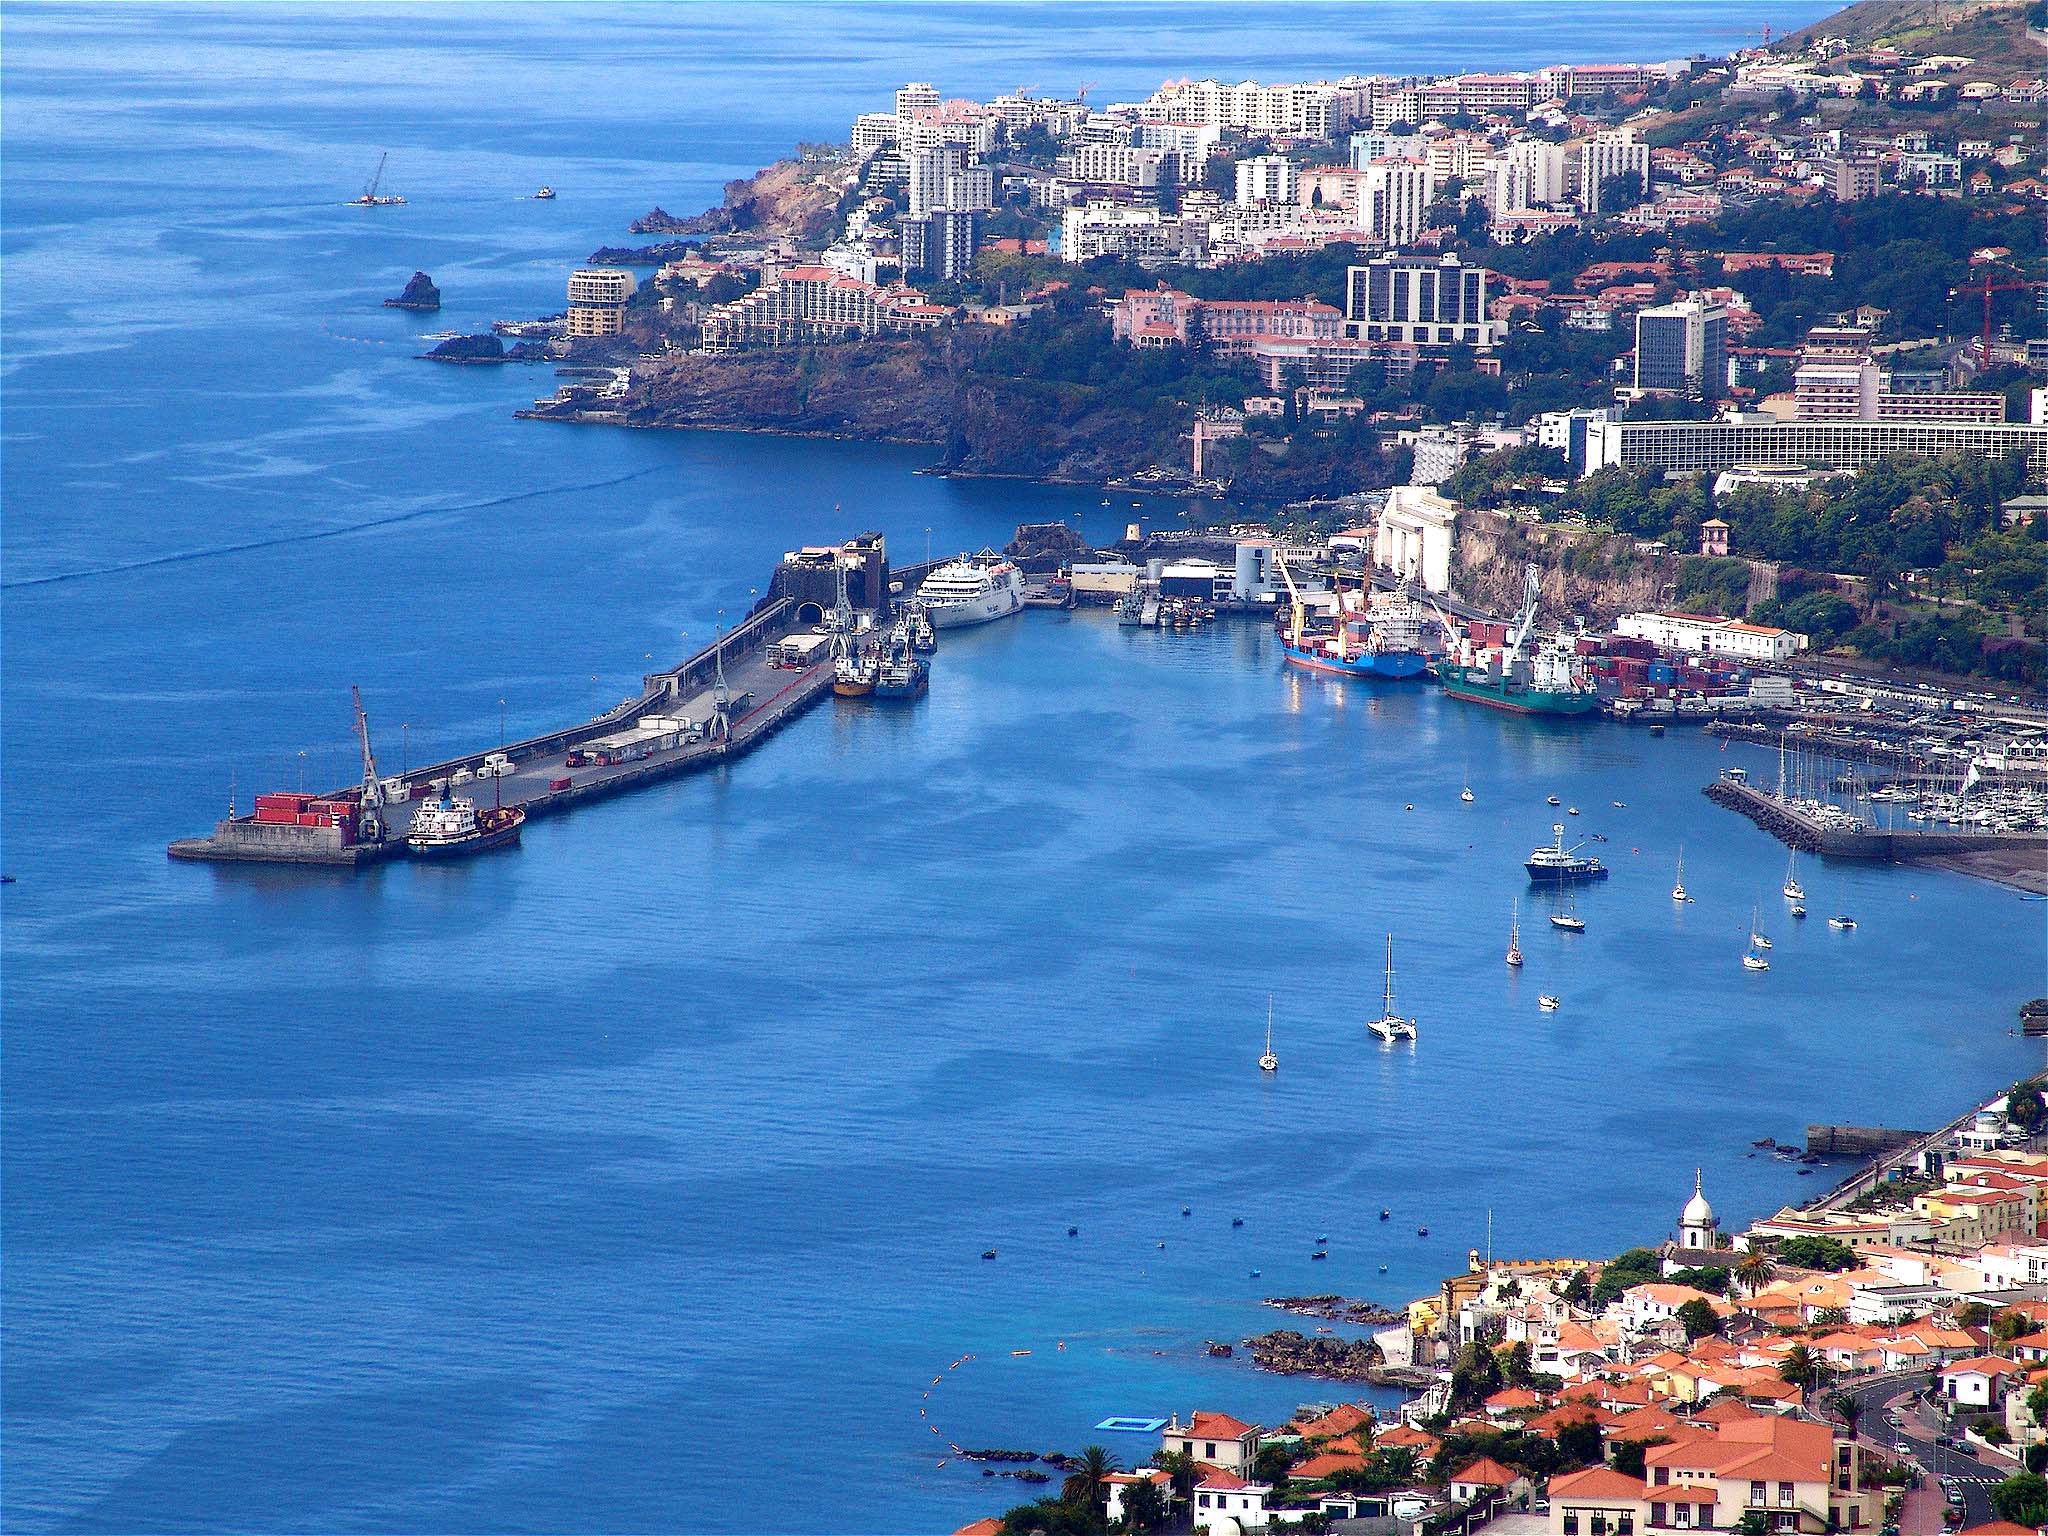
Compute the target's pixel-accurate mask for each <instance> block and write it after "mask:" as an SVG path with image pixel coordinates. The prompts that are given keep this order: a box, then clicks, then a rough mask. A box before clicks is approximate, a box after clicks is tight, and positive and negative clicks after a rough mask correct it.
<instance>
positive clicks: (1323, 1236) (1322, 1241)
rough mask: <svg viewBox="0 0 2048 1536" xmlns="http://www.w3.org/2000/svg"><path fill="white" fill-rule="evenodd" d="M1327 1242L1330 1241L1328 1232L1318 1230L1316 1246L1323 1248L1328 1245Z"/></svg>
mask: <svg viewBox="0 0 2048 1536" xmlns="http://www.w3.org/2000/svg"><path fill="white" fill-rule="evenodd" d="M1329 1242H1330V1234H1329V1233H1327V1232H1318V1233H1317V1234H1316V1246H1317V1247H1319V1248H1325V1247H1328V1246H1329Z"/></svg>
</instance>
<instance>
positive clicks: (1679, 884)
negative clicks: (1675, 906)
mask: <svg viewBox="0 0 2048 1536" xmlns="http://www.w3.org/2000/svg"><path fill="white" fill-rule="evenodd" d="M1671 899H1672V900H1673V901H1691V900H1692V898H1691V897H1690V896H1688V895H1686V894H1685V844H1683V843H1680V844H1679V845H1678V878H1677V879H1676V880H1673V881H1672V882H1671Z"/></svg>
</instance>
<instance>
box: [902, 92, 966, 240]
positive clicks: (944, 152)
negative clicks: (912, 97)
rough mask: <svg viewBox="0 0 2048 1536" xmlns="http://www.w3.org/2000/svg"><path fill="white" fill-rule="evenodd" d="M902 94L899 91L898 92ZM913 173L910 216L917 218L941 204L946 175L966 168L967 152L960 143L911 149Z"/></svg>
mask: <svg viewBox="0 0 2048 1536" xmlns="http://www.w3.org/2000/svg"><path fill="white" fill-rule="evenodd" d="M898 94H899V95H900V94H901V93H900V92H899V93H898ZM905 163H906V164H907V165H908V167H909V171H910V174H909V176H908V177H907V178H906V179H905V182H904V194H905V196H906V197H907V198H908V200H909V213H910V216H911V217H912V218H913V219H914V218H918V217H920V216H922V215H924V214H927V213H930V212H931V211H932V210H933V209H934V208H937V207H939V206H941V205H942V204H943V203H944V201H945V196H946V178H947V177H949V176H952V175H954V174H956V173H957V172H959V171H962V170H964V169H966V166H967V154H966V151H964V150H962V149H961V148H960V147H959V146H958V145H955V144H947V145H942V146H940V147H937V148H933V149H918V150H912V151H911V152H910V154H909V155H907V156H906V157H905Z"/></svg>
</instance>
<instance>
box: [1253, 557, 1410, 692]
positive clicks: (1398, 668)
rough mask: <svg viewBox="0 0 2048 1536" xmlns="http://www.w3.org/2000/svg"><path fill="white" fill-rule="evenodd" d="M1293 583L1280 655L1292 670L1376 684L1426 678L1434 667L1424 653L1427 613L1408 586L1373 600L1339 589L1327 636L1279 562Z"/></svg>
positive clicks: (1283, 566)
mask: <svg viewBox="0 0 2048 1536" xmlns="http://www.w3.org/2000/svg"><path fill="white" fill-rule="evenodd" d="M1276 564H1278V566H1279V567H1280V575H1281V578H1282V579H1283V580H1284V581H1285V582H1286V583H1287V596H1288V600H1289V606H1288V612H1287V614H1286V616H1285V617H1284V618H1283V619H1282V620H1281V621H1280V624H1279V629H1280V653H1281V655H1282V656H1283V657H1285V658H1286V661H1287V665H1289V666H1292V667H1306V668H1307V669H1309V670H1310V671H1312V672H1332V673H1335V674H1336V675H1338V676H1340V677H1358V678H1370V679H1382V678H1404V677H1420V676H1421V675H1422V673H1423V671H1424V669H1425V668H1426V667H1427V666H1428V665H1429V658H1428V657H1427V656H1425V655H1424V654H1423V651H1422V608H1421V606H1420V605H1419V604H1418V603H1416V601H1415V600H1414V598H1413V597H1411V596H1410V595H1409V591H1408V584H1407V582H1405V581H1404V582H1402V583H1401V585H1400V586H1399V587H1398V588H1397V589H1396V590H1395V591H1394V592H1393V593H1392V594H1391V595H1388V596H1384V597H1380V596H1374V597H1370V598H1368V597H1367V590H1368V589H1367V588H1365V587H1363V586H1361V588H1360V589H1359V591H1357V592H1355V593H1346V592H1345V591H1344V590H1343V588H1341V587H1339V588H1337V589H1336V598H1337V606H1336V612H1335V614H1334V615H1333V618H1332V627H1331V629H1330V630H1329V631H1328V632H1327V633H1325V632H1321V631H1315V630H1311V629H1310V628H1309V626H1308V606H1307V605H1306V604H1305V603H1303V602H1302V600H1301V592H1300V591H1299V589H1297V588H1296V586H1295V585H1294V575H1293V573H1292V572H1290V571H1289V570H1288V569H1287V562H1286V561H1285V560H1281V561H1277V562H1276Z"/></svg>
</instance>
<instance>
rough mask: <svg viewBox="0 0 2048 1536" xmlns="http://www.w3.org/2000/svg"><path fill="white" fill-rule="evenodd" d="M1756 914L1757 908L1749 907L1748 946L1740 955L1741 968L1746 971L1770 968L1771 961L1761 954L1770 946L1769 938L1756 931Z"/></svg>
mask: <svg viewBox="0 0 2048 1536" xmlns="http://www.w3.org/2000/svg"><path fill="white" fill-rule="evenodd" d="M1757 916H1758V913H1757V909H1755V908H1751V909H1750V914H1749V948H1748V949H1747V950H1745V951H1744V952H1743V956H1742V968H1743V969H1744V970H1746V971H1768V970H1769V969H1770V968H1771V962H1770V961H1768V960H1766V959H1765V958H1764V956H1763V952H1764V950H1766V949H1769V948H1770V947H1771V944H1770V940H1768V939H1766V938H1764V937H1763V935H1762V934H1760V933H1759V932H1757V927H1758V924H1757Z"/></svg>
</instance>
